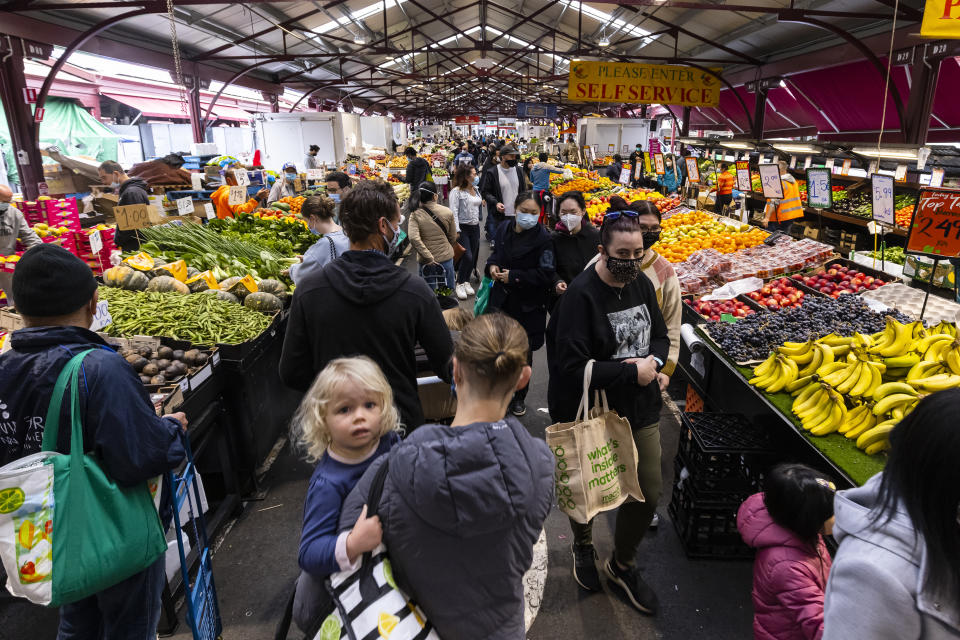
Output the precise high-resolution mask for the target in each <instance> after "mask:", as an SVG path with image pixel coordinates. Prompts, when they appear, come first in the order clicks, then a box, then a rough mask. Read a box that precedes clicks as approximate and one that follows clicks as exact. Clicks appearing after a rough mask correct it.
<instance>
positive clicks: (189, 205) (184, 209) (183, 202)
mask: <svg viewBox="0 0 960 640" xmlns="http://www.w3.org/2000/svg"><path fill="white" fill-rule="evenodd" d="M174 202H175V203H176V205H177V215H178V216H189V215H191V214H192V213H193V198H178V199H177V200H174Z"/></svg>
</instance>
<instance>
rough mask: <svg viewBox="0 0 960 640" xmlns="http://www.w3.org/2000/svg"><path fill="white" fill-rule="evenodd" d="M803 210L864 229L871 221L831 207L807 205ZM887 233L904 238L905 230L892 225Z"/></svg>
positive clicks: (905, 235)
mask: <svg viewBox="0 0 960 640" xmlns="http://www.w3.org/2000/svg"><path fill="white" fill-rule="evenodd" d="M803 210H804V212H806V213H812V214H818V213H819V214H820V215H821V216H823V217H824V218H827V219H828V220H836V221H837V222H843V223H846V224H852V225H854V226H857V227H862V228H864V229H866V228H867V225H868V224H870V222H872V220H868V219H866V218H858V217H857V216H848V215H846V214H843V213H837V212H835V211H833V210H832V209H812V208H809V207H804V208H803ZM887 235H888V236H899V237H901V238H906V237H907V230H906V229H901V228H900V227H894V228H892V229H891V230H889V231H887Z"/></svg>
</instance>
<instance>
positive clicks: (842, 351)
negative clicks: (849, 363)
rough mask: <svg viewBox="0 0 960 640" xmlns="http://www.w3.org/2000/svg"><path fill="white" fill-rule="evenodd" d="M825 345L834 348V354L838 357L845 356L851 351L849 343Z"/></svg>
mask: <svg viewBox="0 0 960 640" xmlns="http://www.w3.org/2000/svg"><path fill="white" fill-rule="evenodd" d="M823 346H825V347H830V348H831V349H833V355H835V356H837V357H840V356H845V355H847V354H848V353H850V345H848V344H840V345H836V346H833V345H823Z"/></svg>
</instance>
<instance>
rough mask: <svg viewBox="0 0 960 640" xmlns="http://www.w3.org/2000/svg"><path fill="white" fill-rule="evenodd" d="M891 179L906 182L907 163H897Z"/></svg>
mask: <svg viewBox="0 0 960 640" xmlns="http://www.w3.org/2000/svg"><path fill="white" fill-rule="evenodd" d="M893 179H894V180H896V181H897V182H906V181H907V165H905V164H898V165H897V171H896V173H895V174H894V176H893Z"/></svg>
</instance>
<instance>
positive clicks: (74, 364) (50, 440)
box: [40, 349, 93, 455]
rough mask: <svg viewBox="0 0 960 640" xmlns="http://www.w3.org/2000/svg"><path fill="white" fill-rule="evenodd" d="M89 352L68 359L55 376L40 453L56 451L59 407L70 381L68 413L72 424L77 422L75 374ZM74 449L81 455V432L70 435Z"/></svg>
mask: <svg viewBox="0 0 960 640" xmlns="http://www.w3.org/2000/svg"><path fill="white" fill-rule="evenodd" d="M91 351H93V349H86V350H84V351H81V352H80V353H78V354H76V355H75V356H73V357H72V358H70V360H68V361H67V364H65V365H64V366H63V369H62V370H61V371H60V375H59V376H57V383H56V384H55V385H54V387H53V393H52V394H51V396H50V403H49V404H48V405H47V416H46V418H45V419H44V422H43V442H42V444H41V445H40V450H41V451H56V450H57V438H58V436H59V433H60V407H61V406H62V404H63V393H64V391H66V389H67V385H68V384H70V382H71V381H72V382H73V388H72V389H71V393H70V400H71V404H70V412H71V414H72V416H73V418H74V419H73V420H72V422H75V423H76V422H79V411H80V408H79V407H78V406H77V398H78V396H79V392H78V389H77V387H78V386H79V376H78V375H77V374H78V372H79V371H80V367H81V366H83V359H84V358H85V357H86V356H87V354H88V353H90V352H91ZM72 426H73V425H71V427H72ZM74 449H77V450H78V451H79V453H80V454H81V455H82V454H83V432H82V431H81V430H76V429H74V430H73V432H72V434H71V438H70V451H71V452H73V450H74Z"/></svg>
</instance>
